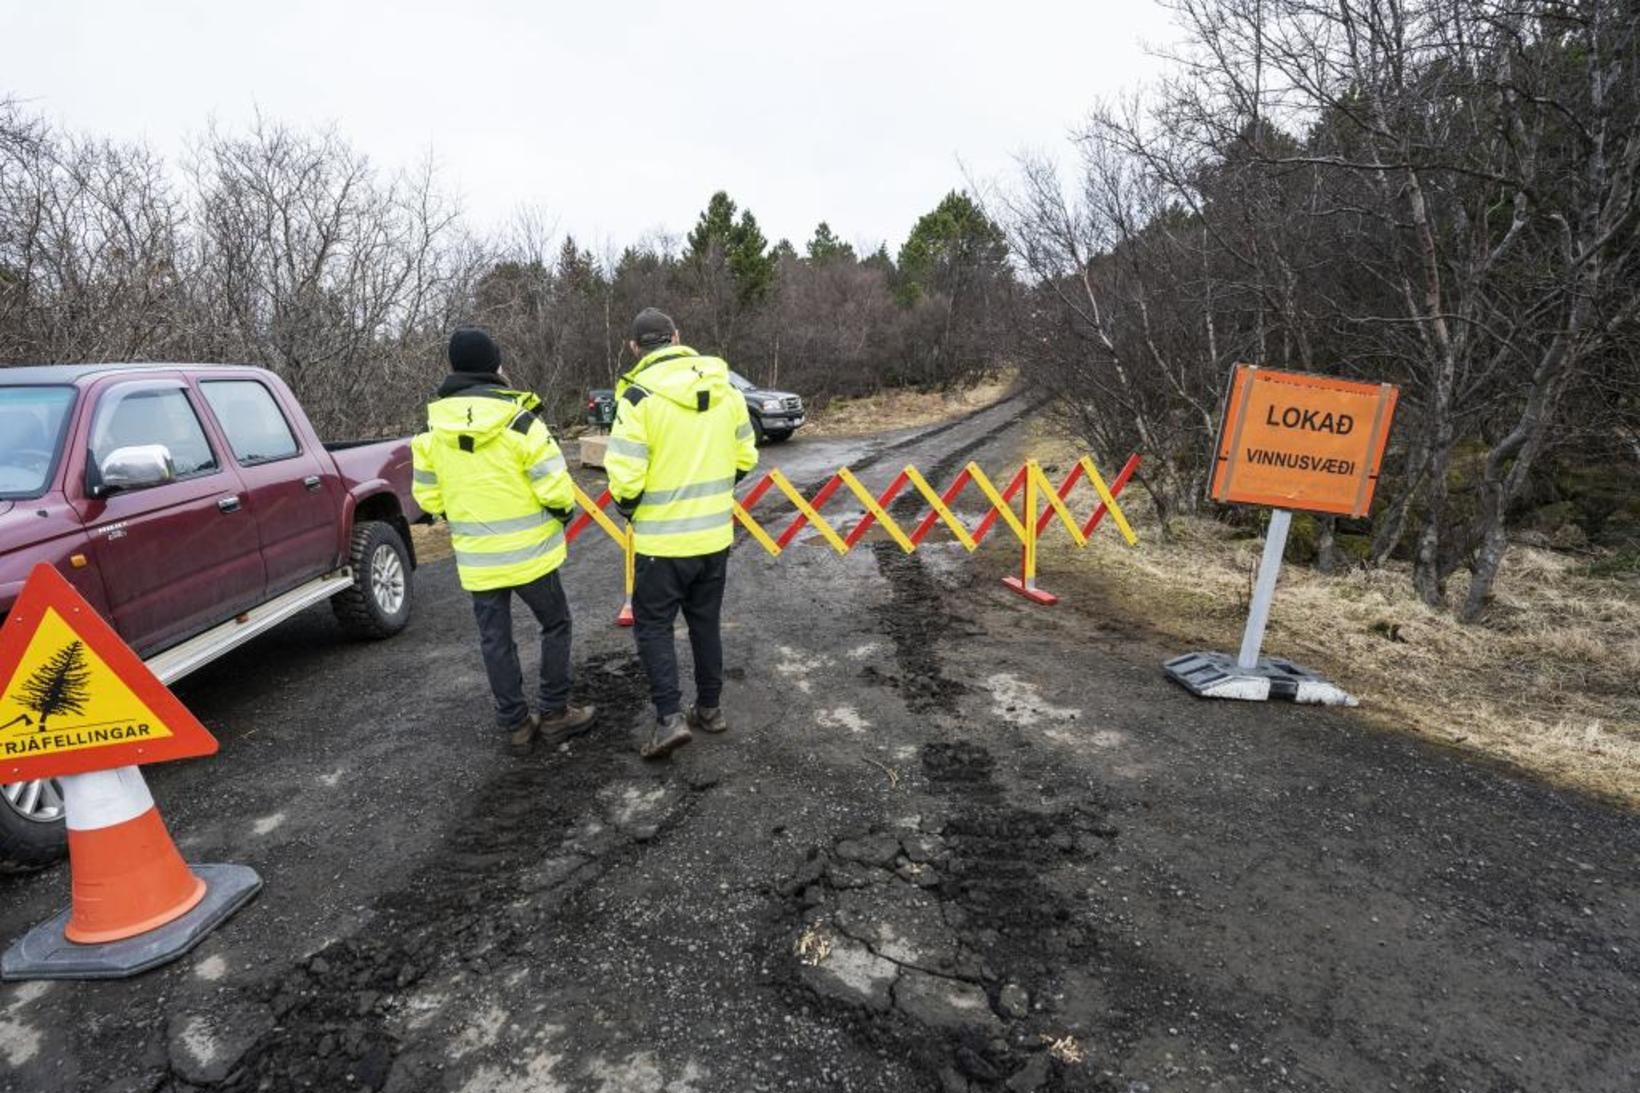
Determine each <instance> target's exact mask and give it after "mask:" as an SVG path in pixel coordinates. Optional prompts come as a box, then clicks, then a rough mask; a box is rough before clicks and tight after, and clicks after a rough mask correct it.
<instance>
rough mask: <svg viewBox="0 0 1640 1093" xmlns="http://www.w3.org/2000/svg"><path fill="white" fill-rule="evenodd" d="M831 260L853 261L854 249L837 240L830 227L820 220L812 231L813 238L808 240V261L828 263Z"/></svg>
mask: <svg viewBox="0 0 1640 1093" xmlns="http://www.w3.org/2000/svg"><path fill="white" fill-rule="evenodd" d="M833 259H839V260H842V261H846V262H852V261H854V248H853V247H852V246H850V245H849V244H847V243H845V242H843V241H842V240H841V239H839V238H837V236H836V235H835V234H833V233H832V230H831V225H830V224H827V223H826V222H825V221H824V220H822V221H820V223H819V224H818V225H817V226H816V227H815V229H814V238H813V239H810V240H809V261H811V262H829V261H831V260H833Z"/></svg>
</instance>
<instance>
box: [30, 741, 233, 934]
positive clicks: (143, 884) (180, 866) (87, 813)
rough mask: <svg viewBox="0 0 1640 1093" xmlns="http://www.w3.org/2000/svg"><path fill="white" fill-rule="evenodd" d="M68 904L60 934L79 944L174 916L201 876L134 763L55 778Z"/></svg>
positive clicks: (196, 895) (191, 901)
mask: <svg viewBox="0 0 1640 1093" xmlns="http://www.w3.org/2000/svg"><path fill="white" fill-rule="evenodd" d="M62 786H63V796H64V798H65V800H64V811H65V812H66V813H67V818H68V862H69V872H70V873H71V875H72V878H73V909H72V913H71V914H70V916H69V920H68V925H67V926H66V927H65V928H64V930H63V936H64V937H66V938H68V940H70V941H73V942H77V943H79V944H81V945H95V944H99V943H102V942H107V941H119V940H120V939H122V938H127V937H135V936H136V935H137V934H142V933H147V932H148V931H149V930H152V929H154V928H155V927H158V926H163V925H164V924H165V923H167V922H170V921H172V920H173V919H177V918H181V917H182V916H183V915H185V914H187V913H188V912H189V911H191V910H193V908H194V907H195V905H197V904H198V903H199V901H200V900H202V899H204V898H205V882H204V881H203V880H201V879H200V878H199V877H197V876H195V875H194V874H193V872H192V870H190V869H189V868H188V865H187V863H186V862H184V861H183V860H182V855H181V854H179V853H178V852H177V848H176V844H175V843H173V842H172V841H171V833H170V832H169V831H167V830H166V828H165V821H164V820H162V819H160V815H159V809H158V808H156V807H154V798H153V797H152V796H151V795H150V794H149V792H148V786H147V784H146V783H145V782H144V781H143V778H142V771H141V770H139V769H138V768H136V767H118V768H116V769H114V770H106V771H97V772H95V773H92V774H81V775H76V776H72V777H68V778H64V779H63V780H62Z"/></svg>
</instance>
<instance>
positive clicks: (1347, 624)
mask: <svg viewBox="0 0 1640 1093" xmlns="http://www.w3.org/2000/svg"><path fill="white" fill-rule="evenodd" d="M1053 447H1054V445H1053V444H1052V443H1048V444H1045V445H1039V446H1036V449H1037V451H1038V457H1039V458H1044V459H1047V458H1049V457H1048V456H1047V455H1046V454H1045V452H1046V450H1047V449H1051V448H1053ZM1060 450H1061V451H1063V452H1064V453H1066V454H1068V453H1069V451H1070V449H1069V447H1063V448H1061V449H1060ZM1056 454H1057V453H1056ZM1124 509H1125V510H1126V511H1127V514H1128V517H1129V519H1130V520H1132V521H1133V522H1134V526H1135V530H1136V531H1137V532H1138V534H1139V537H1140V545H1139V548H1138V549H1136V550H1135V549H1130V548H1128V547H1127V546H1126V545H1125V544H1123V543H1122V542H1121V540H1120V538H1119V537H1118V536H1117V535H1115V534H1114V532H1113V530H1112V529H1110V528H1107V527H1104V526H1101V528H1100V529H1099V532H1098V533H1097V534H1096V535H1095V537H1094V540H1093V542H1092V543H1090V545H1089V547H1088V549H1087V551H1086V552H1085V553H1082V554H1080V555H1079V554H1078V552H1076V551H1075V549H1074V548H1073V547H1072V546H1071V545H1070V544H1069V542H1068V541H1067V540H1066V539H1065V538H1064V536H1063V533H1062V532H1059V533H1053V532H1050V533H1049V537H1048V541H1047V542H1046V543H1044V552H1043V560H1042V565H1043V571H1044V577H1043V586H1044V587H1046V588H1050V589H1052V588H1054V587H1055V585H1056V583H1064V582H1066V581H1067V580H1069V581H1072V582H1075V583H1078V584H1082V585H1084V587H1085V588H1086V589H1087V590H1088V591H1089V592H1091V593H1092V594H1093V596H1094V597H1097V598H1102V599H1104V600H1106V601H1107V603H1109V601H1114V604H1111V605H1109V606H1114V607H1115V608H1116V609H1117V610H1119V611H1121V613H1122V614H1124V615H1126V616H1127V617H1130V618H1134V619H1138V620H1142V621H1143V622H1144V623H1145V624H1146V625H1147V626H1149V627H1150V628H1152V629H1154V630H1155V631H1156V632H1157V633H1158V634H1160V635H1162V636H1164V637H1165V638H1166V639H1167V644H1168V646H1169V647H1170V648H1173V649H1174V650H1175V651H1177V652H1185V651H1188V650H1189V649H1192V648H1218V649H1224V650H1229V651H1232V652H1233V651H1234V650H1235V649H1236V648H1237V646H1238V645H1239V644H1240V640H1241V630H1242V626H1243V623H1244V622H1245V620H1246V613H1247V603H1248V600H1249V598H1250V593H1251V588H1252V582H1253V574H1254V573H1255V572H1256V571H1257V568H1258V561H1259V555H1260V552H1261V551H1262V549H1263V542H1262V540H1260V539H1247V538H1237V537H1236V535H1235V533H1234V532H1233V531H1232V530H1231V529H1229V528H1227V527H1225V526H1224V525H1222V524H1218V523H1215V522H1212V521H1207V520H1195V521H1176V522H1175V523H1174V525H1173V526H1172V527H1171V528H1170V529H1169V530H1170V532H1171V534H1170V535H1168V536H1165V537H1164V536H1163V535H1162V529H1161V528H1160V527H1159V526H1157V525H1156V523H1155V520H1154V517H1153V516H1152V515H1151V514H1150V513H1149V506H1148V504H1146V503H1144V501H1143V499H1142V497H1141V495H1140V494H1139V493H1138V492H1137V491H1135V493H1134V494H1133V495H1131V497H1130V498H1129V499H1128V503H1127V504H1126V505H1124ZM1078 511H1080V509H1078ZM1466 583H1467V577H1466V575H1462V576H1460V577H1455V578H1454V580H1453V582H1452V587H1451V588H1450V600H1451V602H1452V603H1454V604H1456V603H1461V602H1462V600H1463V597H1464V593H1465V591H1466ZM1082 599H1083V601H1084V602H1086V600H1087V599H1088V597H1082ZM1109 606H1106V607H1105V608H1102V609H1104V610H1109ZM1093 609H1095V610H1099V609H1101V608H1097V607H1096V608H1093ZM1264 644H1265V649H1266V650H1267V651H1269V652H1276V653H1279V654H1281V655H1283V656H1287V657H1290V658H1292V659H1293V660H1295V661H1297V662H1298V663H1300V664H1303V665H1305V666H1307V667H1311V668H1314V669H1316V670H1317V671H1321V672H1324V673H1325V674H1327V675H1328V676H1329V677H1330V678H1332V679H1333V680H1335V681H1336V682H1338V683H1340V684H1341V685H1342V686H1343V687H1344V688H1345V689H1346V690H1348V691H1350V692H1351V693H1352V694H1354V695H1356V696H1357V697H1358V698H1360V700H1361V703H1362V707H1363V709H1364V710H1365V711H1366V712H1367V713H1368V714H1369V715H1370V716H1373V717H1375V718H1376V719H1377V720H1380V721H1381V722H1383V723H1385V724H1387V725H1390V726H1393V727H1396V728H1403V729H1410V730H1411V731H1413V732H1416V733H1419V734H1422V735H1424V736H1427V737H1429V738H1431V739H1433V740H1437V741H1440V742H1442V743H1445V744H1448V745H1452V746H1455V747H1458V748H1461V749H1464V750H1468V751H1472V752H1476V753H1479V754H1482V755H1485V756H1489V757H1492V758H1497V759H1502V760H1506V761H1508V762H1510V763H1512V764H1514V765H1516V766H1518V767H1520V768H1523V769H1525V770H1528V771H1531V772H1533V773H1535V774H1537V775H1540V776H1542V777H1544V778H1546V779H1548V780H1550V781H1552V782H1555V783H1558V784H1561V785H1565V786H1571V787H1576V788H1579V789H1584V790H1590V791H1593V792H1595V793H1598V794H1600V795H1602V796H1606V797H1609V798H1612V799H1616V800H1621V801H1624V802H1627V803H1628V804H1630V805H1640V685H1637V682H1636V681H1637V680H1640V583H1637V582H1635V581H1633V580H1623V579H1615V578H1592V577H1589V576H1587V575H1586V567H1584V566H1583V565H1581V564H1580V563H1578V562H1577V561H1575V560H1572V559H1570V558H1567V557H1566V556H1564V555H1559V554H1555V553H1552V552H1549V551H1544V550H1535V549H1531V548H1527V547H1516V548H1514V549H1512V550H1511V551H1510V552H1509V555H1508V557H1507V559H1506V561H1505V564H1504V569H1503V572H1502V574H1501V575H1500V577H1499V580H1498V583H1497V588H1496V606H1495V608H1494V610H1493V611H1492V613H1491V616H1490V618H1489V620H1488V622H1487V623H1486V624H1484V625H1479V626H1466V625H1463V624H1462V623H1459V622H1458V621H1457V619H1456V618H1455V616H1454V615H1453V614H1452V613H1451V612H1449V611H1445V610H1435V609H1432V608H1430V607H1427V606H1426V605H1424V604H1423V603H1422V602H1421V601H1419V600H1418V599H1417V598H1416V597H1415V596H1414V595H1413V592H1412V582H1411V576H1410V573H1409V570H1408V567H1407V566H1405V565H1400V564H1391V565H1388V566H1385V567H1383V568H1381V569H1377V570H1368V569H1363V568H1357V569H1354V570H1351V571H1350V572H1347V573H1342V574H1338V575H1334V576H1330V577H1329V576H1323V575H1322V574H1320V573H1318V572H1316V571H1315V570H1313V569H1310V568H1308V567H1301V566H1292V565H1289V566H1286V567H1285V568H1284V569H1283V570H1282V574H1281V583H1280V584H1279V585H1278V586H1277V592H1276V599H1275V604H1274V607H1273V609H1272V612H1271V618H1270V626H1269V630H1268V631H1267V633H1266V636H1265V643H1264Z"/></svg>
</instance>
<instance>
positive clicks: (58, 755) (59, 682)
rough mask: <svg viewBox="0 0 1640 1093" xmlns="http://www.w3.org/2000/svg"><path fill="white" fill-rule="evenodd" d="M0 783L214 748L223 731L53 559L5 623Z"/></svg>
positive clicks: (0, 636) (0, 637) (37, 572)
mask: <svg viewBox="0 0 1640 1093" xmlns="http://www.w3.org/2000/svg"><path fill="white" fill-rule="evenodd" d="M0 680H5V687H4V690H0V781H6V782H15V781H25V780H28V779H33V778H55V777H57V776H59V775H64V774H85V773H87V772H89V771H94V770H107V769H109V768H112V767H124V766H132V765H135V764H138V763H155V762H159V761H161V760H165V759H184V758H187V757H189V756H194V755H210V754H211V753H213V752H215V751H216V747H217V745H216V738H215V737H214V736H212V735H211V734H210V732H209V731H208V730H207V729H206V728H205V726H204V725H201V724H200V723H199V719H198V718H196V717H194V715H193V714H191V713H189V712H188V710H187V708H186V707H184V706H183V705H182V703H181V702H179V701H177V698H176V696H175V695H173V694H172V693H171V692H170V690H169V689H167V688H166V686H165V684H163V683H161V682H160V681H159V679H158V678H157V677H155V675H154V673H153V672H151V671H149V670H148V667H147V665H145V664H143V662H142V660H141V658H139V657H138V656H137V654H136V653H134V652H132V651H131V647H130V646H128V645H126V644H125V642H124V641H122V640H121V639H120V636H119V635H118V634H116V633H114V629H113V627H111V626H109V625H108V623H106V622H104V621H103V619H102V616H100V615H98V614H97V611H96V609H95V608H93V607H92V606H91V605H90V604H89V603H87V602H86V601H85V598H84V597H83V596H81V595H80V593H79V592H78V591H76V590H75V588H74V586H73V585H71V584H69V583H68V581H67V580H65V579H64V578H63V575H62V574H60V573H58V572H57V571H56V570H55V569H53V568H52V567H51V566H49V565H45V564H43V563H42V564H40V565H37V566H35V567H34V570H33V572H32V573H30V574H29V578H28V583H26V584H25V585H23V592H22V594H21V595H20V596H18V597H17V603H16V605H15V606H14V607H13V608H12V611H11V614H10V615H8V616H7V617H6V623H5V626H4V627H0Z"/></svg>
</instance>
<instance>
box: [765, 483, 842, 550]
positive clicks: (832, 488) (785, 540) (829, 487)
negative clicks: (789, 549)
mask: <svg viewBox="0 0 1640 1093" xmlns="http://www.w3.org/2000/svg"><path fill="white" fill-rule="evenodd" d="M842 484H843V480H842V479H841V478H839V477H838V476H837V475H835V474H834V475H832V476H831V481H830V482H827V483H826V484H825V485H824V486H821V487H820V492H819V493H817V494H815V495H814V496H813V497H811V498H809V507H810V508H812V509H814V510H815V511H816V512H818V511H819V509H820V506H821V505H824V504H825V503H826V502H827V501H830V500H831V495H832V494H834V493H836V492H837V487H838V486H841V485H842ZM808 522H809V518H808V517H807V516H805V515H803V513H802V512H799V513H798V514H797V519H795V520H793V521H792V523H791V526H790V527H788V528H787V529H786V530H785V531H783V532H781V533H780V538H778V539H776V540H775V543H776V544H778V545H779V547H780V549H782V550H784V549H786V546H787V545H788V544H789V543H790V542H791V541H792V540H793V539H795V538H796V537H797V533H798V532H800V531H802V530H803V525H805V524H807V523H808Z"/></svg>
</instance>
